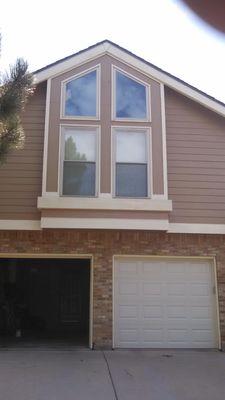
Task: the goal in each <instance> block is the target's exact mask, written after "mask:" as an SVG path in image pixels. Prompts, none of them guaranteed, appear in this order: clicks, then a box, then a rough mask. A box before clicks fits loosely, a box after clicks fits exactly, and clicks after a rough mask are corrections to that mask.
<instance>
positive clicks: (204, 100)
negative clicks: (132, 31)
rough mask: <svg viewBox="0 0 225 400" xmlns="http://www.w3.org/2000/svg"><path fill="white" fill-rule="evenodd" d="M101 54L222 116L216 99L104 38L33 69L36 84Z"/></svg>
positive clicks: (224, 112)
mask: <svg viewBox="0 0 225 400" xmlns="http://www.w3.org/2000/svg"><path fill="white" fill-rule="evenodd" d="M104 54H109V55H111V56H112V57H114V58H117V59H119V60H120V61H122V62H125V63H127V64H129V65H130V66H132V67H134V68H136V69H139V70H140V71H141V72H142V73H145V74H146V75H149V76H150V77H151V78H153V79H155V80H157V81H159V82H161V83H162V84H165V85H166V86H168V87H170V88H171V89H174V90H176V91H177V92H179V93H181V94H184V95H185V96H187V97H189V98H190V99H192V100H195V101H197V102H198V103H200V104H202V105H203V106H205V107H207V108H209V109H211V110H213V111H215V112H216V113H218V114H220V115H222V116H225V103H223V102H222V101H219V100H217V99H215V98H214V97H212V96H210V95H208V94H206V93H205V92H203V91H201V90H199V89H197V88H195V87H194V86H192V85H190V84H188V83H186V82H184V81H183V80H182V79H179V78H177V77H175V76H174V75H172V74H170V73H168V72H166V71H164V70H162V69H161V68H159V67H157V66H155V65H154V64H152V63H150V62H148V61H146V60H144V59H143V58H141V57H139V56H137V55H135V54H133V53H132V52H130V51H129V50H126V49H124V48H123V47H121V46H119V45H118V44H116V43H113V42H111V41H110V40H103V41H101V42H99V43H96V44H94V45H92V46H90V47H88V48H86V49H84V50H81V51H79V52H77V53H74V54H71V55H69V56H67V57H65V58H62V59H61V60H58V61H56V62H54V63H51V64H49V65H46V66H45V67H43V68H40V69H38V70H36V71H34V75H35V79H36V83H40V82H43V81H45V80H47V79H51V78H53V77H54V76H57V75H59V74H62V73H63V72H66V71H68V70H69V69H72V68H74V67H76V66H78V65H81V64H84V63H86V62H88V61H91V60H93V59H94V58H97V57H100V56H102V55H104Z"/></svg>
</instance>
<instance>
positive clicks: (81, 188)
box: [63, 161, 95, 196]
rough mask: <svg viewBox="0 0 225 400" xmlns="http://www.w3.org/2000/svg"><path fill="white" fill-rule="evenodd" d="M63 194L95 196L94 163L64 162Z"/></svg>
mask: <svg viewBox="0 0 225 400" xmlns="http://www.w3.org/2000/svg"><path fill="white" fill-rule="evenodd" d="M63 194H64V195H78V196H94V195H95V163H86V162H74V161H72V162H70V161H64V168H63Z"/></svg>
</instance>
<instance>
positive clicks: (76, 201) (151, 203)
mask: <svg viewBox="0 0 225 400" xmlns="http://www.w3.org/2000/svg"><path fill="white" fill-rule="evenodd" d="M38 208H39V209H67V210H68V209H70V210H71V209H72V210H77V209H79V210H81V209H83V210H122V211H124V210H132V211H172V201H171V200H151V199H148V198H146V199H128V198H126V199H121V198H107V197H99V198H95V197H92V198H88V197H87V198H83V197H82V198H79V197H59V196H58V197H57V196H55V197H54V196H43V197H38Z"/></svg>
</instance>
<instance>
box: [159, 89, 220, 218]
mask: <svg viewBox="0 0 225 400" xmlns="http://www.w3.org/2000/svg"><path fill="white" fill-rule="evenodd" d="M165 101H166V130H167V153H168V154H167V157H168V186H169V199H171V200H172V201H173V212H172V213H171V215H170V222H180V223H213V224H220V223H221V224H224V223H225V120H224V118H222V117H220V116H218V115H217V114H215V113H213V112H211V111H209V110H207V109H205V108H203V107H201V106H200V105H198V104H197V103H194V102H193V101H191V100H189V99H188V98H185V97H184V96H182V95H179V94H178V93H176V92H174V91H172V90H170V89H166V92H165Z"/></svg>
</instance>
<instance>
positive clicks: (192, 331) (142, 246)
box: [0, 41, 225, 349]
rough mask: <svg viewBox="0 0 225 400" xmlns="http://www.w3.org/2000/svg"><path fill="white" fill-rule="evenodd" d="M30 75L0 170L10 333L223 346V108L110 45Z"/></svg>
mask: <svg viewBox="0 0 225 400" xmlns="http://www.w3.org/2000/svg"><path fill="white" fill-rule="evenodd" d="M35 77H36V83H37V89H36V91H35V94H34V95H33V97H32V98H31V99H30V101H29V103H28V104H27V107H26V110H25V112H24V114H23V126H24V129H25V132H26V143H25V147H24V149H22V150H19V151H16V152H14V153H12V154H11V155H10V156H9V158H8V161H7V163H6V164H5V165H4V166H3V167H1V168H0V238H1V240H0V285H1V291H2V293H3V295H2V297H3V301H4V302H5V303H7V304H11V307H12V311H11V313H12V315H14V314H15V315H16V317H15V320H16V321H17V322H15V326H16V324H17V326H16V327H15V329H14V330H13V329H11V330H12V332H13V335H14V334H15V335H17V336H21V337H20V340H22V339H23V338H24V339H26V337H29V335H31V336H32V335H33V336H32V337H42V338H48V337H50V338H53V339H54V338H55V339H56V338H63V339H66V338H68V337H69V338H70V339H71V338H73V339H74V340H75V342H76V343H84V344H86V345H89V346H90V347H91V348H92V347H93V346H96V347H97V346H109V347H113V348H118V347H119V348H127V347H129V348H130V347H133V348H162V347H164V348H172V347H174V348H223V349H224V348H225V186H224V185H225V118H224V117H225V105H224V104H223V103H221V102H219V101H217V100H216V99H214V98H212V97H210V96H208V95H206V94H205V93H203V92H201V91H199V90H198V89H196V88H193V87H191V86H190V85H188V84H186V83H185V82H183V81H181V80H179V79H177V78H175V77H173V76H171V75H170V74H168V73H166V72H164V71H162V70H161V69H159V68H157V67H155V66H154V65H152V64H150V63H148V62H146V61H145V60H143V59H141V58H140V57H138V56H136V55H134V54H132V53H130V52H129V51H127V50H125V49H123V48H121V47H119V46H118V45H116V44H114V43H111V42H109V41H103V42H101V43H98V44H96V45H94V46H92V47H89V48H88V49H85V50H83V51H81V52H79V53H77V54H74V55H72V56H69V57H67V58H65V59H63V60H59V61H57V62H56V63H54V64H51V65H48V66H47V67H44V68H42V69H40V70H38V71H36V73H35ZM18 309H20V313H19V312H18ZM21 309H22V311H21ZM24 310H25V311H24ZM3 314H4V313H3ZM0 315H1V314H0ZM2 318H3V317H2ZM4 318H6V316H5V317H4ZM6 319H7V318H6ZM2 325H3V328H2V330H3V332H4V333H5V335H6V336H7V335H8V336H10V333H9V331H10V329H9V327H8V326H7V324H5V325H4V323H3V322H2ZM0 327H1V322H0ZM35 335H36V336H35Z"/></svg>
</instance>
